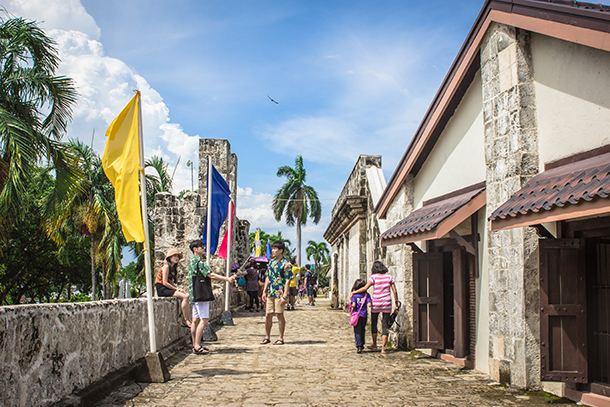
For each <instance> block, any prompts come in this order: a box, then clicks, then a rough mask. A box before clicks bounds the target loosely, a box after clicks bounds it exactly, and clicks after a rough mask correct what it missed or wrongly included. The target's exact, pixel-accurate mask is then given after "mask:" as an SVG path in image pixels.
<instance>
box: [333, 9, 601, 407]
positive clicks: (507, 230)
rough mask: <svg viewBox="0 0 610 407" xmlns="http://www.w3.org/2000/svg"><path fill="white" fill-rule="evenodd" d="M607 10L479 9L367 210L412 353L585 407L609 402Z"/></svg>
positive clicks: (340, 270)
mask: <svg viewBox="0 0 610 407" xmlns="http://www.w3.org/2000/svg"><path fill="white" fill-rule="evenodd" d="M609 13H610V8H608V7H605V6H601V5H593V4H586V3H580V2H566V1H561V0H550V1H536V0H487V1H486V2H485V4H484V6H483V9H482V10H481V13H480V14H479V16H478V17H477V20H476V21H475V23H474V25H473V27H472V29H471V31H470V33H469V34H468V36H467V38H466V40H465V42H464V44H463V46H462V48H461V49H460V51H459V53H458V55H457V57H456V59H455V61H454V63H453V64H452V66H451V67H450V69H449V72H448V73H447V76H446V78H445V80H444V81H443V83H442V84H441V87H440V88H439V90H438V92H437V94H436V96H435V97H434V99H433V101H432V103H431V105H430V107H429V109H428V111H427V112H426V114H425V116H424V117H423V118H422V121H421V124H420V126H419V128H418V129H417V131H416V132H415V134H414V135H413V138H412V140H411V142H410V144H409V145H408V146H407V148H406V151H405V153H404V155H403V157H402V159H401V160H400V162H399V164H398V166H397V168H396V170H395V171H394V173H393V174H392V176H391V178H390V180H389V181H388V185H387V187H386V188H385V189H384V191H383V193H382V195H381V196H380V198H379V201H378V203H377V204H376V207H375V212H376V214H377V216H378V218H379V219H382V220H385V221H386V222H387V225H388V229H386V230H382V233H381V236H380V240H381V246H382V247H383V248H385V250H386V252H385V262H386V264H388V265H389V266H391V267H393V269H391V270H393V271H392V272H393V273H394V274H393V275H394V276H395V277H399V276H400V275H401V274H402V276H403V278H404V281H405V283H404V286H403V289H402V290H401V298H402V299H403V303H410V304H411V308H410V309H406V311H407V312H406V314H405V315H404V318H405V321H404V323H403V328H404V331H403V334H404V336H405V338H404V341H405V342H406V343H407V344H408V345H410V346H413V347H417V348H427V349H431V350H430V352H431V353H432V354H433V355H436V356H439V357H442V358H444V359H447V360H451V361H453V362H455V363H459V364H462V365H465V366H470V367H474V368H475V369H477V370H480V371H482V372H485V373H488V374H490V375H491V377H492V378H494V379H495V380H497V381H501V382H503V383H506V384H509V385H511V386H514V387H519V388H540V387H544V388H545V389H547V390H549V391H552V392H554V393H557V394H560V395H565V396H568V397H570V398H572V399H575V400H581V401H583V403H585V404H588V405H602V404H603V403H608V402H610V399H608V398H606V397H605V396H606V395H610V373H609V372H610V334H608V332H609V331H610V328H609V327H610V322H609V321H610V318H609V317H608V316H609V315H610V302H608V301H607V300H606V298H609V296H608V294H610V293H609V292H608V290H610V288H609V287H610V284H609V282H610V260H609V259H610V199H608V197H609V196H610V136H609V135H608V129H609V128H610V14H609ZM338 205H340V203H339V202H338ZM334 215H335V212H333V216H334ZM333 221H334V219H333ZM337 222H339V220H337ZM381 253H383V249H381ZM337 264H338V266H339V271H338V274H339V275H338V280H339V287H341V282H340V281H341V278H342V277H341V273H342V272H343V273H347V270H343V269H341V263H340V262H338V263H337Z"/></svg>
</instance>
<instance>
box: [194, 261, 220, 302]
mask: <svg viewBox="0 0 610 407" xmlns="http://www.w3.org/2000/svg"><path fill="white" fill-rule="evenodd" d="M214 299H215V298H214V292H213V291H212V279H211V278H210V277H209V276H205V277H204V276H203V274H201V273H200V271H199V263H197V273H196V274H195V275H194V276H193V302H207V301H214Z"/></svg>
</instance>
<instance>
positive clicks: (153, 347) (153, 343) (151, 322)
mask: <svg viewBox="0 0 610 407" xmlns="http://www.w3.org/2000/svg"><path fill="white" fill-rule="evenodd" d="M136 92H138V128H139V129H138V130H139V132H138V133H139V134H138V138H139V139H140V140H139V141H140V200H141V201H142V224H143V226H144V274H145V275H146V291H147V296H146V297H147V298H146V302H147V303H148V336H149V338H150V351H151V352H156V351H157V339H156V338H157V335H156V328H155V310H154V305H153V290H154V289H153V284H152V273H151V270H150V248H149V245H148V243H149V240H148V215H147V214H148V208H147V204H146V177H145V175H144V137H143V134H142V100H141V96H140V91H136Z"/></svg>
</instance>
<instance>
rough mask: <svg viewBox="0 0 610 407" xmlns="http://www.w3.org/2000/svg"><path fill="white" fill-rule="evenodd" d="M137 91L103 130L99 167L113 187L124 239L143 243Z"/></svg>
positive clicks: (138, 93)
mask: <svg viewBox="0 0 610 407" xmlns="http://www.w3.org/2000/svg"><path fill="white" fill-rule="evenodd" d="M139 105H140V92H139V91H136V95H135V96H134V97H133V99H131V101H130V102H129V104H128V105H127V106H125V108H124V109H123V111H122V112H121V113H120V114H119V115H118V116H117V118H116V119H114V121H113V122H112V124H111V125H110V127H108V130H107V131H106V137H108V138H107V139H106V148H105V149H104V155H103V156H102V167H103V168H104V172H105V173H106V176H107V177H108V179H109V180H110V182H112V185H113V186H114V200H115V201H116V210H117V213H118V215H119V220H120V221H121V226H122V228H123V234H124V235H125V240H127V241H128V242H131V241H134V240H135V241H136V242H143V241H144V225H143V224H142V209H141V207H140V188H139V175H140V174H139V172H138V171H139V168H140V140H139V135H140V128H139V127H140V118H139V115H140V114H139V112H140V106H139Z"/></svg>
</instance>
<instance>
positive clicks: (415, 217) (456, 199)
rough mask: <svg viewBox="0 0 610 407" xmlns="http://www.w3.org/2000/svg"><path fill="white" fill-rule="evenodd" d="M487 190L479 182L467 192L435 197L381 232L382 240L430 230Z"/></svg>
mask: <svg viewBox="0 0 610 407" xmlns="http://www.w3.org/2000/svg"><path fill="white" fill-rule="evenodd" d="M484 190H485V185H484V184H483V185H481V184H477V185H476V188H468V189H467V190H466V192H462V193H460V194H458V195H453V196H450V197H448V198H446V199H440V200H439V199H434V200H431V201H429V203H428V204H424V206H422V207H421V208H420V209H417V210H415V211H413V212H412V213H411V214H410V215H409V216H407V217H406V218H404V219H403V220H401V221H400V222H398V223H397V224H396V225H394V226H393V227H391V228H390V229H388V230H387V231H385V232H383V233H382V234H381V240H382V241H384V240H391V239H396V238H400V237H403V236H407V235H415V234H418V233H424V232H429V231H431V230H433V229H434V228H436V227H437V226H439V224H440V223H441V222H443V221H444V220H445V219H447V218H449V217H450V216H451V215H453V214H454V213H456V212H457V211H458V210H459V209H460V208H462V207H463V206H464V205H466V204H468V203H469V202H470V201H472V200H473V198H475V197H476V196H477V195H479V194H480V193H481V192H483V191H484Z"/></svg>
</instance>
